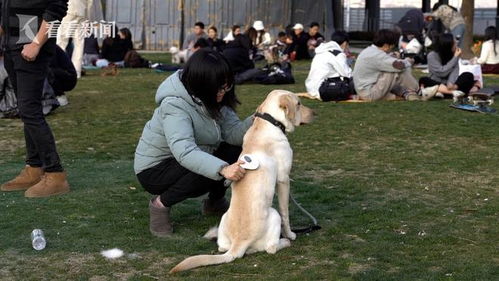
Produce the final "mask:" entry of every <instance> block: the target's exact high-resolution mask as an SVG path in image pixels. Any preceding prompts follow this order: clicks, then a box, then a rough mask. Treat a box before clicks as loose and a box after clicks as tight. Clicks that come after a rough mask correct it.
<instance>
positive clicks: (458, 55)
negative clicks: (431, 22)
mask: <svg viewBox="0 0 499 281" xmlns="http://www.w3.org/2000/svg"><path fill="white" fill-rule="evenodd" d="M462 52H463V51H462V50H461V48H456V50H455V51H454V56H455V57H460V56H461V53H462Z"/></svg>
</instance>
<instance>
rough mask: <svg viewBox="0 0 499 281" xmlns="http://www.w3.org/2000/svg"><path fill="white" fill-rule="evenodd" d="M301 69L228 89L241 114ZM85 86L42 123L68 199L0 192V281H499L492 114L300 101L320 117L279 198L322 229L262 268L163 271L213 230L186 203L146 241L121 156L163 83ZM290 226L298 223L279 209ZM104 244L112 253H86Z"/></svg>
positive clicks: (11, 166)
mask: <svg viewBox="0 0 499 281" xmlns="http://www.w3.org/2000/svg"><path fill="white" fill-rule="evenodd" d="M148 58H150V59H154V60H156V61H167V57H166V56H164V55H148ZM309 63H310V62H300V63H296V64H295V65H294V74H295V78H296V80H297V83H296V84H295V85H284V86H277V87H274V86H262V85H243V86H239V87H237V94H238V96H239V98H240V100H241V101H242V105H241V106H240V107H239V111H238V113H239V115H240V116H241V117H244V116H247V115H249V114H251V113H252V112H254V110H255V109H256V107H257V105H258V104H259V103H260V102H261V101H262V100H263V99H264V97H265V96H266V94H267V93H268V92H270V91H271V90H272V89H286V90H291V91H295V92H303V91H304V90H305V87H304V83H303V82H304V80H305V77H306V75H307V71H308V67H309ZM98 74H99V72H90V73H89V75H88V76H85V77H83V78H82V79H81V80H80V81H79V83H78V86H77V88H76V89H75V90H74V91H72V92H70V93H69V94H68V97H69V100H70V104H69V105H68V106H66V107H64V108H60V109H57V110H56V111H55V114H53V115H51V116H50V117H48V121H49V123H50V125H51V127H52V129H53V131H54V134H55V136H56V140H57V145H58V150H59V152H60V154H61V157H62V159H63V162H64V166H65V168H66V170H67V172H68V175H69V182H70V184H71V192H70V193H68V194H67V195H63V196H57V197H52V198H47V199H27V198H24V197H23V193H22V192H12V193H5V192H3V193H0V216H1V219H0V279H1V280H93V281H100V280H231V279H238V280H239V279H242V280H470V281H472V280H473V281H475V280H499V217H498V215H499V176H498V171H499V116H494V115H484V114H479V113H470V112H464V111H459V110H455V109H451V108H449V107H448V105H449V103H450V101H449V100H436V101H430V102H412V103H409V102H380V103H372V104H368V103H357V104H335V103H322V102H317V101H310V100H305V101H304V103H305V104H306V105H308V106H310V107H312V108H314V109H315V110H316V112H317V114H318V117H317V119H316V122H315V123H313V124H310V125H307V126H304V127H300V128H298V129H297V130H296V132H295V133H294V134H292V135H290V136H289V138H290V141H291V144H292V147H293V149H294V155H295V157H294V163H293V170H292V174H291V177H292V178H293V179H294V182H293V183H292V193H293V194H294V195H295V197H296V199H297V200H298V201H299V202H300V203H301V204H302V205H303V206H304V207H305V208H306V209H308V210H309V211H310V212H311V213H313V214H314V215H315V216H316V217H317V219H318V220H319V223H320V225H321V226H322V227H323V228H322V230H320V231H317V232H314V233H311V234H309V235H301V236H299V237H298V238H297V240H296V241H295V242H293V243H292V246H291V247H290V248H287V249H284V250H282V251H280V252H278V253H277V254H276V255H273V256H272V255H268V254H266V253H258V254H254V255H250V256H246V257H244V258H243V259H239V260H236V261H235V262H233V263H231V264H227V265H220V266H212V267H205V268H200V269H196V270H193V271H189V272H185V273H181V274H178V275H174V276H170V275H168V271H169V270H170V269H171V268H172V267H173V266H174V265H175V264H176V263H178V262H180V261H181V260H182V259H183V258H185V257H187V256H190V255H194V254H201V253H208V254H209V253H215V252H216V249H217V247H216V245H215V243H213V242H210V241H207V240H204V239H202V238H201V236H202V235H203V234H204V233H205V231H206V230H207V229H208V228H209V227H211V226H213V225H215V224H216V223H217V219H216V218H213V217H203V216H202V215H201V214H200V198H198V199H191V200H187V201H186V202H183V203H181V204H179V205H178V206H175V208H174V209H173V214H172V217H173V221H174V226H175V235H173V236H172V237H171V238H168V239H159V238H155V237H153V236H151V234H150V233H149V230H148V225H149V221H148V220H149V214H148V199H149V198H150V196H149V195H148V194H147V193H146V192H145V191H143V189H142V188H141V187H140V185H139V184H138V182H137V180H136V178H135V175H134V172H133V168H132V166H133V153H134V150H135V146H136V144H137V141H138V138H139V136H140V134H141V131H142V128H143V126H144V124H145V122H146V121H147V120H148V119H149V118H150V117H151V115H152V112H153V110H154V108H155V104H154V94H155V90H156V88H157V87H158V86H159V84H160V83H161V82H162V81H163V80H164V79H165V78H166V77H167V76H168V75H169V74H168V73H166V74H165V73H161V74H158V73H155V72H152V71H150V70H145V69H142V70H135V69H134V70H129V69H126V70H120V73H119V76H117V77H100V76H99V75H98ZM417 75H420V73H417ZM485 81H486V83H489V84H493V83H495V84H496V85H499V79H498V78H495V79H494V78H491V77H487V78H486V79H485ZM496 108H497V106H496ZM21 128H22V123H21V121H20V120H0V167H1V169H0V181H2V182H3V181H6V180H8V179H10V178H11V177H12V176H14V175H16V173H17V172H18V171H19V170H20V169H21V168H22V165H23V157H24V140H23V135H22V129H21ZM291 223H292V224H293V225H295V226H302V225H307V224H308V223H309V221H308V220H307V218H306V217H304V215H303V214H301V213H300V212H299V211H298V210H297V208H296V206H293V205H291ZM34 228H41V229H43V230H44V231H45V234H46V237H47V240H48V244H47V248H46V249H45V250H43V251H40V252H37V251H35V250H33V249H32V248H31V244H30V243H31V242H30V232H31V230H32V229H34ZM114 247H118V248H121V249H123V250H124V251H125V253H126V255H125V256H124V257H123V258H120V259H116V260H106V259H104V258H103V257H102V256H101V255H100V254H99V252H100V251H101V250H105V249H110V248H114Z"/></svg>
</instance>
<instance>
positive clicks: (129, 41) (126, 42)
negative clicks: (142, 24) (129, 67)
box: [119, 27, 133, 50]
mask: <svg viewBox="0 0 499 281" xmlns="http://www.w3.org/2000/svg"><path fill="white" fill-rule="evenodd" d="M119 32H121V33H123V35H125V39H123V40H124V45H125V46H127V48H128V49H130V50H133V42H132V32H130V29H128V28H126V27H125V28H122V29H120V31H119Z"/></svg>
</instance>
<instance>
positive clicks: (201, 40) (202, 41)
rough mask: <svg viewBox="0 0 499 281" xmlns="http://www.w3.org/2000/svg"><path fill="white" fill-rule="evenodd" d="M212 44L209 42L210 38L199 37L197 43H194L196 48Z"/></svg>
mask: <svg viewBox="0 0 499 281" xmlns="http://www.w3.org/2000/svg"><path fill="white" fill-rule="evenodd" d="M209 46H210V44H209V43H208V40H206V38H203V37H201V38H199V39H198V40H197V41H196V43H194V48H206V47H209Z"/></svg>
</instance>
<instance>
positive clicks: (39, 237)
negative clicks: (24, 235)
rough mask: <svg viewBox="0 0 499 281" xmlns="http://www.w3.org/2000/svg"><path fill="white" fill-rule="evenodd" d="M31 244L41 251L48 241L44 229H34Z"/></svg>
mask: <svg viewBox="0 0 499 281" xmlns="http://www.w3.org/2000/svg"><path fill="white" fill-rule="evenodd" d="M31 245H33V249H35V250H37V251H41V250H43V249H45V246H47V241H46V240H45V236H43V231H42V230H41V229H33V231H32V232H31Z"/></svg>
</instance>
